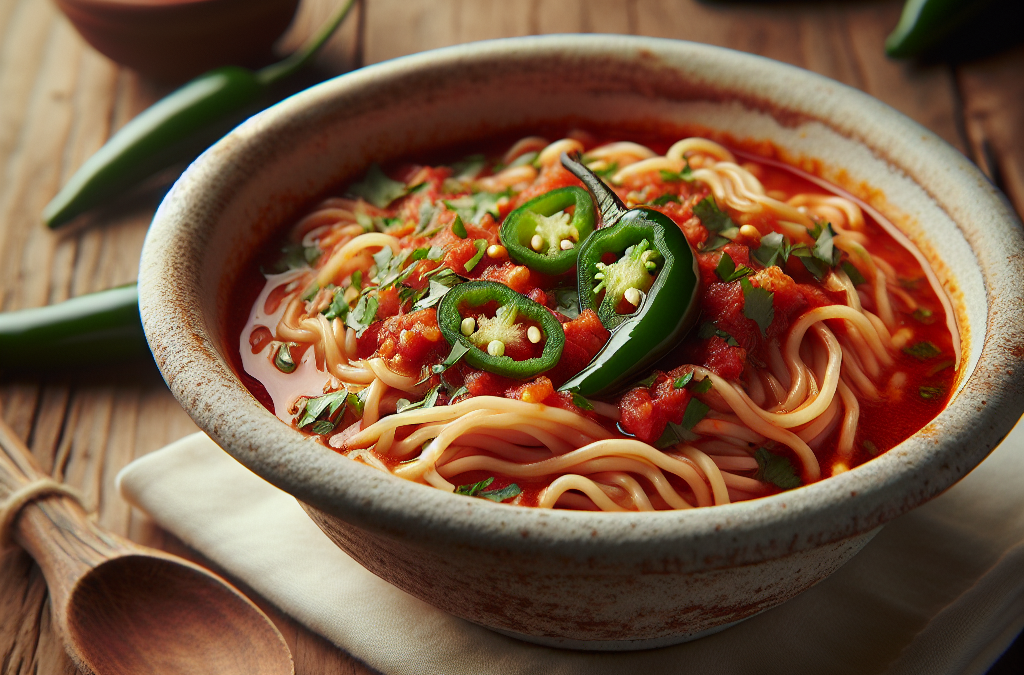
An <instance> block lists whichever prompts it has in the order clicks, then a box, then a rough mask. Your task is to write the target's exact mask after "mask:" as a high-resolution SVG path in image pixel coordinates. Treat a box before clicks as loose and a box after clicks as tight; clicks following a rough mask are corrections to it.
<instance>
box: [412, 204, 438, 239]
mask: <svg viewBox="0 0 1024 675" xmlns="http://www.w3.org/2000/svg"><path fill="white" fill-rule="evenodd" d="M436 214H437V207H436V206H434V205H433V204H431V203H430V202H429V201H425V202H423V203H422V204H420V220H419V222H418V223H416V230H415V231H414V232H413V234H416V235H421V236H424V237H426V236H430V235H428V234H426V230H427V227H429V226H430V223H432V222H433V220H434V216H435V215H436Z"/></svg>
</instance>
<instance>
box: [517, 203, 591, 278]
mask: <svg viewBox="0 0 1024 675" xmlns="http://www.w3.org/2000/svg"><path fill="white" fill-rule="evenodd" d="M571 206H572V207H575V211H574V212H573V214H572V217H571V218H570V216H569V214H568V213H567V212H566V211H565V210H566V209H567V208H569V207H571ZM593 231H594V204H593V202H592V201H591V199H590V195H589V194H587V191H586V190H584V189H582V188H578V187H575V186H571V187H564V188H558V189H557V190H551V191H550V192H546V193H545V194H542V195H540V196H539V197H534V198H533V199H531V200H530V201H528V202H526V203H525V204H523V205H522V206H520V207H519V208H518V209H516V210H515V211H513V212H512V213H510V214H508V217H507V218H505V222H503V223H502V224H501V231H500V233H499V236H500V238H501V243H502V244H504V245H505V249H506V250H507V251H508V255H509V257H510V258H512V260H514V261H516V262H517V263H519V264H520V265H526V266H527V267H529V268H530V269H533V270H537V271H538V272H542V273H544V274H562V273H564V272H568V271H569V270H570V269H572V268H573V266H574V265H575V264H576V253H577V247H578V246H579V243H580V242H581V241H584V240H585V239H586V238H587V237H589V236H590V233H591V232H593Z"/></svg>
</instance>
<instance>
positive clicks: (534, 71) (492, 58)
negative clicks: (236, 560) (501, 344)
mask: <svg viewBox="0 0 1024 675" xmlns="http://www.w3.org/2000/svg"><path fill="white" fill-rule="evenodd" d="M566 118H573V119H575V120H576V121H578V122H579V123H581V124H583V125H588V124H597V125H603V126H609V125H610V126H612V127H614V126H620V127H622V126H630V125H633V126H635V125H638V124H640V125H649V124H651V123H652V122H657V123H658V124H660V125H663V126H673V125H684V124H685V125H691V126H693V125H698V126H705V127H708V128H710V129H712V130H714V131H716V132H720V133H726V134H729V135H731V136H732V137H734V138H736V139H741V140H751V139H753V140H764V141H770V142H771V143H772V144H773V145H774V147H775V148H777V150H778V152H779V155H780V157H782V158H784V159H786V160H787V161H790V162H794V163H796V164H798V165H809V164H813V165H814V166H815V167H817V171H818V173H819V174H820V175H821V176H822V177H823V178H826V179H828V180H831V181H832V182H834V183H836V184H838V185H840V186H841V187H845V188H846V189H848V190H850V191H852V192H854V193H856V194H858V195H860V196H863V197H867V198H868V200H869V201H870V202H871V204H872V205H873V206H874V207H876V208H877V209H879V210H880V211H882V212H883V213H884V214H885V215H886V216H888V217H889V218H890V219H891V220H893V221H894V222H895V223H897V224H898V225H899V226H900V227H901V229H902V230H903V231H904V232H905V233H906V235H907V236H908V237H909V239H910V240H912V241H913V242H914V243H915V244H916V245H917V247H918V248H919V249H920V250H921V251H923V252H924V254H925V255H926V256H927V257H928V258H929V260H931V261H932V265H933V267H934V269H935V271H936V273H937V274H938V276H939V278H940V280H941V281H942V283H943V285H944V287H945V288H946V290H947V292H948V295H949V297H950V299H951V300H952V303H953V306H954V308H955V315H956V317H957V320H958V323H959V327H960V334H961V339H962V346H963V358H962V361H961V365H960V367H959V371H958V377H957V384H956V392H955V394H954V395H953V397H952V400H951V401H950V403H949V404H948V406H947V407H946V409H945V410H944V411H943V412H942V413H941V414H940V415H939V416H938V417H937V418H936V419H935V420H933V421H932V422H930V423H929V424H928V425H927V426H925V427H924V428H923V429H922V430H921V431H919V432H918V433H917V434H915V435H914V436H913V437H911V438H910V439H908V440H907V441H905V442H904V443H902V444H900V445H899V446H898V447H896V448H894V449H892V450H890V451H889V452H887V453H885V454H883V455H882V456H880V457H878V458H876V459H874V460H872V461H870V462H868V463H866V464H864V465H862V466H859V467H857V468H855V469H853V470H852V471H849V472H848V473H844V474H842V475H840V476H837V477H834V478H829V479H827V480H823V481H821V482H818V483H814V484H812V485H809V486H806V487H802V488H799V489H796V490H792V491H789V492H785V493H783V494H779V495H776V496H772V497H767V498H764V499H758V500H754V501H748V502H742V503H736V504H730V505H727V506H716V507H713V508H706V509H692V510H688V511H684V512H679V511H675V512H659V513H584V512H572V511H564V510H558V511H552V510H541V509H528V508H518V507H510V506H507V505H499V504H492V503H490V502H487V501H486V500H476V499H463V498H461V497H457V496H453V495H450V494H446V493H443V492H441V491H438V490H435V489H433V488H429V487H425V486H423V485H418V484H414V483H410V482H405V481H403V480H400V479H398V478H395V477H393V476H390V475H388V474H385V473H382V472H380V471H377V470H376V469H372V468H370V467H367V466H364V465H362V464H359V463H356V462H353V461H350V460H348V459H346V458H345V457H343V456H341V455H339V454H337V453H335V452H334V451H332V450H330V449H329V448H326V447H324V446H323V445H322V444H320V443H318V442H317V441H315V440H314V439H312V438H310V437H308V436H306V435H304V434H301V433H299V432H298V431H296V430H294V429H292V428H290V427H289V426H287V425H285V424H283V423H281V422H280V421H279V420H278V419H277V418H275V417H274V416H273V415H272V414H271V413H269V412H268V411H267V410H266V409H264V408H263V406H262V405H260V404H259V403H258V402H257V401H256V399H255V398H253V396H252V395H250V394H249V392H248V391H247V390H246V389H245V387H244V386H243V385H242V384H241V382H240V381H239V378H238V376H237V375H236V373H235V372H234V369H233V366H232V365H231V363H232V362H233V360H232V358H231V357H229V356H226V355H228V354H231V353H233V352H234V351H235V350H237V348H238V347H237V345H238V339H237V335H229V334H227V332H226V330H225V328H224V326H225V318H224V309H223V308H224V307H225V305H226V303H229V302H230V300H231V298H232V294H233V289H234V286H235V284H236V280H237V279H239V277H240V276H241V274H242V271H243V270H244V269H245V268H246V267H247V266H249V265H251V264H252V262H251V260H252V257H253V255H254V252H255V251H256V250H257V249H258V248H259V247H260V246H261V245H262V244H264V243H265V242H267V241H269V240H270V239H271V238H273V237H274V236H275V233H277V232H279V231H280V230H281V228H282V227H284V226H285V225H286V224H287V223H290V222H292V221H293V220H294V219H295V218H296V217H297V216H298V215H299V214H300V211H301V210H302V209H303V208H304V207H306V206H308V205H309V204H310V203H311V202H312V201H313V200H315V199H316V198H318V197H321V196H323V195H326V194H328V193H330V191H331V190H332V188H335V189H336V188H337V187H338V186H340V185H341V184H343V183H344V182H345V181H347V180H351V179H353V178H354V177H356V176H358V175H360V174H361V173H362V172H363V171H365V169H366V167H367V166H368V165H369V164H370V162H372V161H377V162H381V163H384V162H387V161H389V160H391V159H394V158H398V157H402V156H406V155H410V154H415V153H420V152H422V151H426V150H429V149H432V148H439V147H443V146H447V145H451V144H455V143H461V142H464V141H470V140H473V139H478V138H481V137H486V136H488V135H490V134H493V133H496V132H501V131H507V130H510V129H530V128H535V127H537V126H538V125H541V124H543V123H545V122H551V121H559V120H565V119H566ZM1020 228H1021V226H1020V224H1019V222H1018V221H1017V219H1016V217H1015V216H1014V215H1013V213H1012V211H1011V210H1010V209H1009V208H1008V206H1007V205H1006V204H1005V202H1004V201H1003V200H1002V198H1001V196H1000V195H999V193H998V192H997V191H996V190H995V189H994V188H993V187H992V186H991V185H990V184H989V183H988V181H987V180H986V179H985V178H984V177H983V176H982V174H981V173H980V172H979V171H978V170H977V169H976V168H975V167H974V166H973V165H972V164H971V163H970V162H968V161H967V160H966V159H965V158H964V157H963V156H962V155H960V153H958V152H957V151H956V150H954V149H953V148H951V147H950V146H949V145H947V144H946V143H944V142H943V141H941V140H940V139H939V138H937V137H936V136H935V135H934V134H933V133H931V132H930V131H928V130H926V129H924V128H923V127H921V126H919V125H918V124H916V123H914V122H912V121H911V120H909V119H907V118H906V117H904V116H903V115H902V114H900V113H898V112H896V111H894V110H892V109H891V108H889V107H887V106H885V105H883V104H882V103H880V102H878V101H876V100H875V99H873V98H870V97H869V96H866V95H865V94H862V93H861V92H859V91H856V90H853V89H850V88H848V87H846V86H843V85H841V84H838V83H836V82H833V81H831V80H828V79H826V78H823V77H820V76H818V75H815V74H812V73H809V72H806V71H803V70H800V69H797V68H793V67H791V66H787V65H783V64H780V63H776V62H774V61H770V60H767V59H763V58H759V57H756V56H749V55H745V54H741V53H737V52H733V51H729V50H724V49H719V48H715V47H708V46H705V45H698V44H692V43H686V42H677V41H669V40H659V39H650V38H635V37H620V36H592V35H591V36H575V35H574V36H551V37H539V38H522V39H512V40H499V41H492V42H483V43H477V44H471V45H465V46H460V47H453V48H449V49H442V50H438V51H434V52H428V53H424V54H419V55H416V56H411V57H406V58H402V59H397V60H394V61H389V62H387V63H382V64H379V65H375V66H371V67H367V68H363V69H361V70H359V71H356V72H354V73H350V74H348V75H344V76H342V77H339V78H337V79H334V80H331V81H329V82H326V83H324V84H321V85H319V86H317V87H314V88H312V89H310V90H308V91H305V92H302V93H301V94H298V95H296V96H294V97H292V98H290V99H288V100H286V101H284V102H282V103H280V104H278V105H277V106H275V107H273V108H271V109H269V110H267V111H265V112H263V113H261V114H260V115H257V116H256V117H254V118H252V119H251V120H249V121H248V122H246V123H245V124H243V125H242V126H241V127H239V128H238V129H236V130H235V131H234V132H232V133H231V134H229V135H228V136H227V137H226V138H225V139H223V140H222V141H220V142H219V143H218V144H217V145H216V146H214V147H213V148H211V149H210V150H209V151H207V152H206V153H205V154H204V155H203V156H202V157H201V158H200V159H199V160H197V161H196V163H195V164H193V165H192V166H191V167H190V168H189V170H188V171H187V172H186V173H185V174H184V175H183V176H182V178H181V180H180V181H178V183H177V185H175V187H174V189H173V190H172V191H171V192H170V194H169V195H168V196H167V198H166V200H165V201H164V203H163V204H162V205H161V207H160V209H159V211H158V213H157V215H156V218H155V220H154V223H153V227H152V229H151V230H150V233H149V236H148V238H147V240H146V245H145V250H144V252H143V258H142V268H141V270H140V282H139V288H140V298H141V300H140V302H141V311H142V318H143V322H144V325H145V330H146V335H147V337H148V339H149V341H150V345H151V346H152V349H153V353H154V355H155V356H156V360H157V363H158V364H159V366H160V368H161V371H162V372H163V374H164V377H165V379H166V380H167V383H168V384H169V386H170V387H171V390H172V391H173V392H174V395H175V396H176V397H177V398H178V400H179V401H180V402H181V404H182V406H183V407H184V408H185V410H186V411H188V413H189V414H190V415H192V417H193V418H194V419H195V421H196V422H197V423H198V424H199V426H200V427H202V428H203V429H204V430H206V431H207V433H209V434H210V435H211V436H212V437H213V438H214V439H215V440H216V441H217V442H218V443H220V445H221V446H222V447H223V448H224V449H225V450H227V451H228V452H229V453H231V454H232V455H233V456H234V457H235V458H237V459H238V461H240V462H241V463H243V464H244V465H245V466H247V467H249V468H250V469H252V470H253V471H255V472H256V473H257V474H259V475H261V476H263V477H264V478H266V479H267V480H268V481H270V482H271V483H273V484H275V485H277V486H278V487H280V488H282V489H284V490H286V491H288V492H290V493H292V494H293V495H295V496H296V497H297V498H298V499H299V500H300V502H301V503H302V504H303V506H304V507H305V508H306V510H307V511H308V512H309V513H310V515H311V516H312V517H313V519H314V520H315V521H316V522H317V524H319V525H320V527H321V528H322V529H323V530H324V531H325V532H326V533H327V534H328V535H329V536H330V537H331V538H332V539H333V540H334V541H335V542H336V543H337V544H338V545H339V546H340V547H341V548H342V549H344V550H345V551H346V552H348V553H349V554H350V555H351V556H352V557H353V558H355V559H356V560H358V561H359V562H360V563H362V564H363V565H364V566H365V567H367V568H368V569H369V570H371V571H372V572H374V573H375V574H377V575H379V576H381V577H382V578H384V579H386V580H388V581H390V582H391V583H393V584H395V585H396V586H398V587H400V588H402V589H404V590H406V591H408V592H409V593H412V594H413V595H415V596H417V597H419V598H422V599H423V600H425V601H427V602H429V603H431V604H433V605H436V606H437V607H440V608H442V609H444V610H446V611H448V612H451V613H452V614H455V615H458V616H461V617H464V618H466V619H468V620H470V621H474V622H477V623H479V624H482V625H485V626H488V627H490V628H493V629H495V630H499V631H502V632H505V633H508V634H511V635H515V636H517V637H521V638H523V639H527V640H531V641H534V642H539V643H543V644H550V645H559V646H569V647H577V648H586V649H634V648H642V647H652V646H658V645H666V644H672V643H675V642H681V641H684V640H687V639H692V638H694V637H697V636H700V635H703V634H707V633H709V632H712V631H716V630H720V629H722V628H723V627H726V626H728V625H730V624H731V623H734V622H736V621H739V620H741V619H744V618H746V617H749V616H751V615H753V614H755V613H757V612H760V611H763V610H765V609H767V608H769V607H772V606H775V605H777V604H779V603H781V602H783V601H785V600H786V599H788V598H790V597H792V596H794V595H796V594H797V593H799V592H801V591H803V590H804V589H806V588H808V587H810V586H811V585H813V584H814V583H816V582H818V581H820V580H821V579H823V578H824V577H825V576H827V575H828V574H829V573H831V572H832V571H834V570H835V569H837V568H838V567H839V566H840V565H842V564H843V563H844V562H846V561H847V560H849V559H850V558H851V557H852V556H853V555H854V554H855V553H856V552H857V551H858V550H859V549H860V548H861V547H863V546H864V545H865V544H866V543H867V542H868V541H869V540H870V539H871V537H872V536H873V535H874V533H875V532H877V528H878V527H879V526H880V525H882V524H883V523H885V522H886V521H888V520H890V519H892V518H894V517H896V516H898V515H900V514H901V513H904V512H906V511H907V510H909V509H911V508H913V507H915V506H917V505H918V504H921V503H922V502H924V501H926V500H928V499H929V498H931V497H933V496H935V495H936V494H938V493H939V492H941V491H942V490H944V489H946V488H947V487H949V486H950V485H952V484H953V483H954V482H955V481H956V480H958V479H959V478H961V477H962V476H964V475H965V474H966V473H967V472H968V471H970V470H971V469H972V468H973V467H974V466H975V465H977V464H978V463H979V462H980V461H981V460H982V459H983V458H984V457H985V456H986V455H987V454H988V452H989V451H990V450H992V448H994V447H995V446H996V444H998V442H999V441H1000V440H1001V439H1002V438H1003V436H1004V435H1005V434H1006V433H1007V432H1008V431H1009V430H1010V428H1011V426H1012V425H1013V423H1014V421H1015V420H1016V419H1017V418H1018V417H1019V416H1020V414H1021V412H1022V408H1024V385H1022V383H1024V378H1022V377H1021V376H1020V373H1021V372H1022V370H1021V365H1022V363H1021V362H1022V357H1024V325H1022V324H1024V317H1022V312H1021V308H1022V307H1024V297H1022V295H1024V294H1022V291H1024V283H1022V282H1021V278H1022V272H1024V270H1022V265H1021V260H1022V253H1024V242H1022V237H1021V229H1020Z"/></svg>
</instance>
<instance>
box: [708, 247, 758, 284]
mask: <svg viewBox="0 0 1024 675" xmlns="http://www.w3.org/2000/svg"><path fill="white" fill-rule="evenodd" d="M753 273H754V270H752V269H750V268H749V267H747V266H746V265H740V266H739V268H737V267H736V262H735V261H734V260H733V259H732V256H731V255H729V254H728V253H722V259H721V260H719V261H718V267H716V268H715V274H717V275H718V278H719V279H721V280H722V281H724V282H725V283H729V282H732V281H736V280H737V279H742V278H743V277H745V276H748V275H750V274H753Z"/></svg>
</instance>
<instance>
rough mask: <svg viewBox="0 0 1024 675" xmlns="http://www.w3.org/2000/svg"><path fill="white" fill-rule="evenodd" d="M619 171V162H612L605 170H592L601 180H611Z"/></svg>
mask: <svg viewBox="0 0 1024 675" xmlns="http://www.w3.org/2000/svg"><path fill="white" fill-rule="evenodd" d="M618 170H619V163H618V162H612V163H611V164H608V165H607V166H605V167H604V168H603V169H591V171H593V172H594V173H595V174H597V175H598V176H600V177H601V178H609V179H610V178H611V177H612V176H614V175H615V172H616V171H618Z"/></svg>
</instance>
